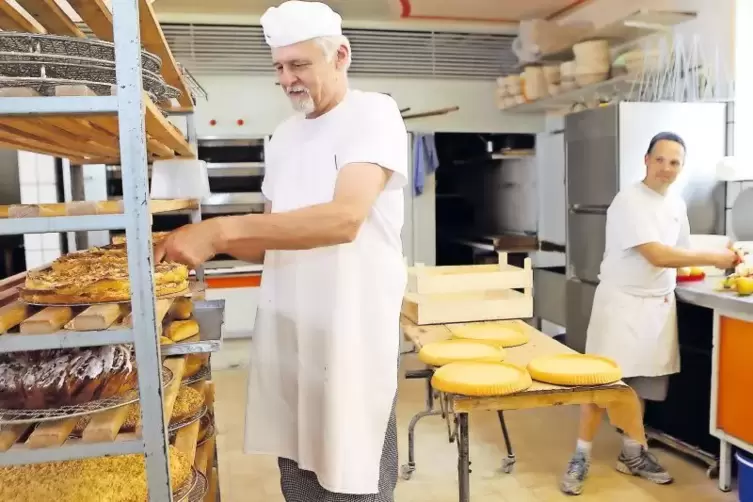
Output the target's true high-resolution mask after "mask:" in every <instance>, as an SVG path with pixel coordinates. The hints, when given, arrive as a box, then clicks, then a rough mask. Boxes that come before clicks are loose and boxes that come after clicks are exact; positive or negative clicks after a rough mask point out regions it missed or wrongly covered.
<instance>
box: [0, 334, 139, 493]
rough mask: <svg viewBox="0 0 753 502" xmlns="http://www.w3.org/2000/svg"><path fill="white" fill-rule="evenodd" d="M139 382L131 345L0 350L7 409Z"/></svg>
mask: <svg viewBox="0 0 753 502" xmlns="http://www.w3.org/2000/svg"><path fill="white" fill-rule="evenodd" d="M136 384H137V378H136V368H135V357H134V355H133V352H132V350H131V348H130V347H129V346H126V345H107V346H103V347H91V348H81V349H55V350H40V351H33V352H16V353H12V354H0V408H4V409H15V410H18V409H27V410H41V409H51V408H59V407H61V406H69V405H76V404H83V403H86V402H89V401H93V400H97V399H107V398H110V397H114V396H119V395H122V394H124V393H126V392H128V391H130V390H132V389H134V388H135V387H136ZM0 500H2V499H1V498H0Z"/></svg>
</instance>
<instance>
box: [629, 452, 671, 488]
mask: <svg viewBox="0 0 753 502" xmlns="http://www.w3.org/2000/svg"><path fill="white" fill-rule="evenodd" d="M617 470H618V471H619V472H621V473H623V474H628V475H630V476H638V477H641V478H643V479H646V480H648V481H651V482H652V483H656V484H657V485H666V484H669V483H671V482H672V481H673V479H672V476H670V475H669V473H668V472H667V471H666V469H664V467H662V466H661V465H660V464H659V461H658V460H657V459H656V457H655V456H653V455H652V454H651V453H649V452H648V451H647V450H646V449H645V448H641V453H640V454H639V455H636V456H634V457H628V456H626V455H625V452H622V453H620V456H619V457H618V458H617Z"/></svg>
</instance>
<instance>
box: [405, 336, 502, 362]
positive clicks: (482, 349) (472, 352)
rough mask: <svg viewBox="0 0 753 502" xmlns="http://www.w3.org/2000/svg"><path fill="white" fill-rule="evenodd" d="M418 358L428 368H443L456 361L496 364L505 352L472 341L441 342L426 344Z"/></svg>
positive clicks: (495, 347)
mask: <svg viewBox="0 0 753 502" xmlns="http://www.w3.org/2000/svg"><path fill="white" fill-rule="evenodd" d="M418 358H419V360H421V362H422V363H424V364H426V365H429V366H444V365H445V364H449V363H452V362H456V361H482V362H483V361H487V362H498V361H502V360H503V359H504V358H505V351H504V349H502V348H501V347H497V346H495V345H493V344H490V343H484V342H476V341H472V340H443V341H441V342H433V343H427V344H426V345H424V346H423V347H421V350H420V351H419V352H418Z"/></svg>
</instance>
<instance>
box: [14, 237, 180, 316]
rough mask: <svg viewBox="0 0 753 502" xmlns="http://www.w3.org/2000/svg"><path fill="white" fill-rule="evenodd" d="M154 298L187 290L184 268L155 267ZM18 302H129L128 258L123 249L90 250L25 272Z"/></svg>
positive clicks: (176, 266)
mask: <svg viewBox="0 0 753 502" xmlns="http://www.w3.org/2000/svg"><path fill="white" fill-rule="evenodd" d="M154 284H155V289H156V294H157V296H167V295H170V294H174V293H180V292H182V291H185V290H186V289H188V268H187V267H186V266H184V265H181V264H178V263H174V262H161V263H157V264H156V265H155V273H154ZM20 298H21V299H22V300H23V301H25V302H28V303H39V304H49V305H55V304H59V305H65V304H94V303H105V302H121V301H122V302H125V301H128V300H129V299H130V298H131V287H130V281H129V275H128V258H127V256H126V252H125V248H123V247H120V248H119V247H112V246H111V247H105V248H91V249H87V250H86V251H81V252H78V253H72V254H69V255H66V256H63V257H60V258H58V259H57V260H55V261H54V262H53V263H52V264H51V265H50V267H49V268H45V269H41V270H32V271H29V272H28V273H27V275H26V283H25V285H24V288H23V289H22V290H21V292H20Z"/></svg>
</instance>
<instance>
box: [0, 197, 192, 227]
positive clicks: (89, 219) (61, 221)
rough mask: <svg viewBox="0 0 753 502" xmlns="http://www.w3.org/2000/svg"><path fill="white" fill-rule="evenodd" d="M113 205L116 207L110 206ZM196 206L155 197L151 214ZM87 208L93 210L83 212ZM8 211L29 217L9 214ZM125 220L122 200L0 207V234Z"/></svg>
mask: <svg viewBox="0 0 753 502" xmlns="http://www.w3.org/2000/svg"><path fill="white" fill-rule="evenodd" d="M98 204H99V206H98ZM115 207H117V209H113V208H115ZM198 207H199V205H198V202H197V201H195V200H190V199H178V200H164V201H161V200H155V201H152V202H151V213H152V214H158V213H166V212H173V211H184V210H196V209H197V208H198ZM87 208H94V210H89V211H87ZM97 208H99V211H97V210H96V209H97ZM12 211H16V212H18V213H21V214H22V213H24V212H25V213H26V214H30V215H31V216H26V217H9V216H10V214H11V212H12ZM116 211H117V212H116ZM87 212H88V213H89V214H87ZM82 213H83V214H82ZM66 214H72V215H71V216H65V215H66ZM126 222H127V217H126V215H125V214H124V213H123V206H122V201H107V202H106V203H97V202H79V203H70V202H68V203H60V204H40V205H17V206H0V235H16V234H46V233H55V232H84V231H94V230H123V229H124V228H125V227H126Z"/></svg>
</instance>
